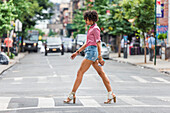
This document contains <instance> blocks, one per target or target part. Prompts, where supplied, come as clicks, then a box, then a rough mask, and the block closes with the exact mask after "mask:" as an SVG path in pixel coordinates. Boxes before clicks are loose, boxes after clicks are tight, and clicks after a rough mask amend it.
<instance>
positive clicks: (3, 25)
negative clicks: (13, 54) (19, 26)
mask: <svg viewBox="0 0 170 113" xmlns="http://www.w3.org/2000/svg"><path fill="white" fill-rule="evenodd" d="M15 11H16V9H15V7H14V4H13V0H10V1H9V2H6V1H4V2H3V3H1V4H0V31H1V32H0V35H1V36H2V34H4V33H7V37H9V31H10V30H12V29H13V27H12V26H11V21H13V20H14V19H15V17H17V15H15V14H14V13H15ZM0 47H1V39H0ZM0 51H1V48H0ZM8 55H9V46H8Z"/></svg>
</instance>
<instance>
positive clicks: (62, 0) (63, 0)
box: [50, 0, 70, 3]
mask: <svg viewBox="0 0 170 113" xmlns="http://www.w3.org/2000/svg"><path fill="white" fill-rule="evenodd" d="M50 1H51V2H53V3H61V2H64V3H65V2H69V1H70V0H50Z"/></svg>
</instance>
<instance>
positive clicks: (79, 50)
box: [71, 43, 86, 59]
mask: <svg viewBox="0 0 170 113" xmlns="http://www.w3.org/2000/svg"><path fill="white" fill-rule="evenodd" d="M85 48H86V43H85V44H84V45H82V46H81V47H80V48H79V49H78V50H77V51H76V52H75V53H73V54H72V55H71V59H74V58H75V57H76V56H77V55H78V54H80V52H81V51H83V50H84V49H85Z"/></svg>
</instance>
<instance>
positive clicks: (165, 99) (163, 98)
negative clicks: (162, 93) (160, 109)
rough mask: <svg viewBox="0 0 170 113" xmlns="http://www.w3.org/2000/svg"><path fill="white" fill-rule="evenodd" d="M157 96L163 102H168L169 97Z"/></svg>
mask: <svg viewBox="0 0 170 113" xmlns="http://www.w3.org/2000/svg"><path fill="white" fill-rule="evenodd" d="M157 98H158V99H160V100H162V101H165V102H170V97H157Z"/></svg>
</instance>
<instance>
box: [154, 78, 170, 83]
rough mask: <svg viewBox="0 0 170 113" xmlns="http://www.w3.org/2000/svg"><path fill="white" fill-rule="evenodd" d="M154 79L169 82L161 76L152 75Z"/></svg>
mask: <svg viewBox="0 0 170 113" xmlns="http://www.w3.org/2000/svg"><path fill="white" fill-rule="evenodd" d="M153 78H154V79H156V80H158V81H161V82H164V83H170V82H169V81H167V80H165V79H163V78H160V77H153Z"/></svg>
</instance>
